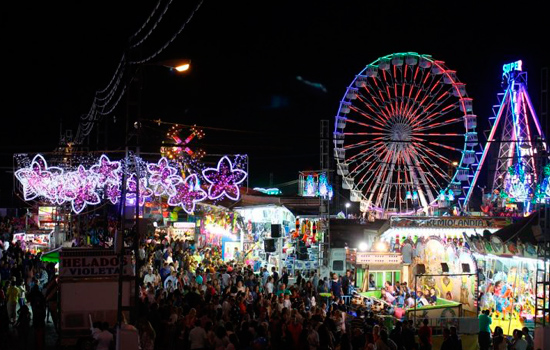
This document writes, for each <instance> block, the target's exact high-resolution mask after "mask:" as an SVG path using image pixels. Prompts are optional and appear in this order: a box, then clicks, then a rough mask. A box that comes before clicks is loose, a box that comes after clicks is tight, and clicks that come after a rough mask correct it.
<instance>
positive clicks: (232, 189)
mask: <svg viewBox="0 0 550 350" xmlns="http://www.w3.org/2000/svg"><path fill="white" fill-rule="evenodd" d="M202 174H203V176H204V178H205V179H206V181H208V182H209V183H210V187H209V188H208V198H210V199H218V198H220V197H222V196H223V195H225V196H227V198H229V199H232V200H234V201H236V200H238V199H239V187H238V185H239V184H240V183H242V182H243V181H244V180H245V179H246V177H247V173H246V171H244V170H241V169H234V168H233V164H231V161H230V160H229V158H228V157H227V156H224V157H222V158H221V159H220V161H219V162H218V167H217V168H206V169H204V170H203V171H202Z"/></svg>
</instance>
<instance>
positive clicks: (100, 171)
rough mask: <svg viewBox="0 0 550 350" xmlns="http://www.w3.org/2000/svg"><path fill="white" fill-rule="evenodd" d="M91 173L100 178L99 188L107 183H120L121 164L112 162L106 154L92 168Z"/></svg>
mask: <svg viewBox="0 0 550 350" xmlns="http://www.w3.org/2000/svg"><path fill="white" fill-rule="evenodd" d="M90 171H91V172H92V173H93V174H96V175H97V176H98V177H99V180H98V184H99V186H104V185H105V184H106V183H120V172H121V166H120V162H119V161H114V162H111V160H110V159H109V158H108V157H107V156H106V155H104V154H102V155H101V157H100V158H99V162H98V163H97V164H95V165H93V166H92V167H91V168H90Z"/></svg>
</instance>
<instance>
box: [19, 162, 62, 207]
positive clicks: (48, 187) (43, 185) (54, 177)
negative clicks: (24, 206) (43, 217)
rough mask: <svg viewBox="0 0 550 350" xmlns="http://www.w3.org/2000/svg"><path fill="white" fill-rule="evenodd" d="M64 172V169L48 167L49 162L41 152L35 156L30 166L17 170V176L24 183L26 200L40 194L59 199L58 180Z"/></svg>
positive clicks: (54, 199) (52, 199)
mask: <svg viewBox="0 0 550 350" xmlns="http://www.w3.org/2000/svg"><path fill="white" fill-rule="evenodd" d="M62 174H63V169H61V168H57V167H48V163H47V162H46V160H45V159H44V157H42V155H40V154H37V155H36V156H35V157H34V158H33V160H32V162H31V165H30V166H29V167H27V168H22V169H18V170H16V171H15V177H16V178H17V179H18V180H19V181H20V182H21V184H22V185H23V198H24V199H25V200H26V201H29V200H32V199H35V198H37V197H40V196H42V197H45V198H47V199H49V200H51V201H54V202H55V201H57V199H58V198H57V193H58V190H59V186H58V183H57V182H58V178H59V177H60V176H61V175H62Z"/></svg>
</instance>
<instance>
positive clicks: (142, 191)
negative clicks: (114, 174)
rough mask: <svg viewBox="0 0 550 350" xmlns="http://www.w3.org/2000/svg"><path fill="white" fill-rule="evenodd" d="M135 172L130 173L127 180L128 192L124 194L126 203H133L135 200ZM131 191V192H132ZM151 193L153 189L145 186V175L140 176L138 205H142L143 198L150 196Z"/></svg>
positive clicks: (143, 202)
mask: <svg viewBox="0 0 550 350" xmlns="http://www.w3.org/2000/svg"><path fill="white" fill-rule="evenodd" d="M136 177H137V176H136V174H132V175H131V176H130V178H129V179H128V182H127V187H126V188H127V189H128V192H130V193H128V194H127V195H126V199H127V203H126V204H127V205H128V203H135V200H136V189H137V181H136ZM132 192H133V193H132ZM152 195H153V191H152V190H151V189H150V188H149V187H147V179H146V178H145V177H141V178H140V179H139V206H140V207H141V206H143V204H145V200H146V199H147V198H150V197H151V196H152Z"/></svg>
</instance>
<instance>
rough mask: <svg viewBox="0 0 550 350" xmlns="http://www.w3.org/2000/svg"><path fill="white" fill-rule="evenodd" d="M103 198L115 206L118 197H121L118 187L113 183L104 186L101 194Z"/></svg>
mask: <svg viewBox="0 0 550 350" xmlns="http://www.w3.org/2000/svg"><path fill="white" fill-rule="evenodd" d="M103 195H104V196H105V198H107V199H108V200H109V201H110V202H111V203H112V204H117V203H118V200H119V199H120V196H121V195H122V193H121V191H120V185H119V184H118V183H117V184H114V183H107V185H105V191H104V193H103Z"/></svg>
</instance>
